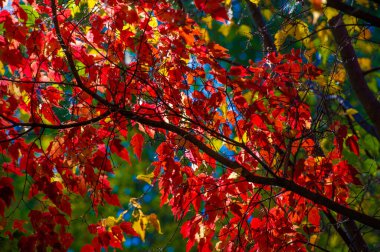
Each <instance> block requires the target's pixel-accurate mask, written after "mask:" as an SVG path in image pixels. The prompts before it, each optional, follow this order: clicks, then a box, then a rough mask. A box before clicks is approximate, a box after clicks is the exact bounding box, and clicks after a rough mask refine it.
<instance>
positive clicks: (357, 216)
mask: <svg viewBox="0 0 380 252" xmlns="http://www.w3.org/2000/svg"><path fill="white" fill-rule="evenodd" d="M119 113H120V114H122V115H124V116H125V117H126V118H128V119H131V120H134V121H136V122H139V123H141V124H144V125H147V126H150V127H154V128H160V129H165V130H168V131H171V132H173V133H176V134H178V135H180V136H182V137H183V138H184V139H186V140H188V141H189V142H191V143H192V144H194V145H195V146H197V147H198V148H199V149H200V150H202V151H203V152H205V153H206V154H207V155H209V156H210V157H212V158H213V159H215V160H216V161H218V162H219V163H221V164H222V165H225V166H227V167H230V168H232V169H242V173H241V175H242V176H243V177H244V178H245V179H246V180H247V181H249V182H252V183H256V184H261V185H271V186H278V187H282V188H284V189H286V190H289V191H292V192H294V193H296V194H298V195H300V196H302V197H305V198H307V199H309V200H311V201H313V202H314V203H316V204H319V205H322V206H325V207H327V208H328V209H331V210H333V211H335V212H337V213H339V214H342V215H344V216H346V217H349V218H351V219H353V220H356V221H359V222H361V223H363V224H365V225H367V226H370V227H373V228H375V229H378V230H380V219H376V218H374V217H371V216H369V215H366V214H363V213H360V212H358V211H356V210H353V209H350V208H348V207H345V206H343V205H341V204H339V203H336V202H334V201H333V200H331V199H328V198H326V197H324V196H322V195H321V194H318V193H314V192H312V191H310V190H308V189H306V188H305V187H303V186H300V185H297V184H296V183H294V182H293V181H290V180H287V179H284V178H280V177H276V178H267V177H261V176H257V175H253V174H252V173H250V172H248V171H247V170H246V169H245V168H244V166H243V165H241V164H239V163H238V162H236V161H233V160H230V159H228V158H226V157H224V156H222V155H221V154H219V153H218V152H216V151H214V150H212V149H211V148H209V147H208V146H207V145H206V144H204V143H202V142H201V141H199V140H198V139H197V138H196V137H195V136H194V135H192V134H191V133H190V132H188V131H186V130H184V129H181V128H179V127H177V126H175V125H172V124H169V123H166V122H164V121H154V120H151V119H148V118H145V117H143V116H140V115H137V114H136V113H134V112H132V111H128V110H124V109H123V110H120V111H119Z"/></svg>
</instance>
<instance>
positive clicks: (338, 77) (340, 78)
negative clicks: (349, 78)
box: [332, 64, 346, 83]
mask: <svg viewBox="0 0 380 252" xmlns="http://www.w3.org/2000/svg"><path fill="white" fill-rule="evenodd" d="M332 79H333V80H334V81H337V82H340V83H343V82H344V81H345V80H346V70H345V69H344V66H343V65H342V64H339V65H338V66H337V67H336V69H335V71H334V72H333V73H332Z"/></svg>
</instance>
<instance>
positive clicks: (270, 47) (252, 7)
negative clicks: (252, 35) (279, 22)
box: [245, 0, 276, 53]
mask: <svg viewBox="0 0 380 252" xmlns="http://www.w3.org/2000/svg"><path fill="white" fill-rule="evenodd" d="M245 2H246V4H247V6H248V9H249V12H250V13H251V17H252V19H253V21H254V22H255V24H256V26H257V29H258V30H259V33H260V35H261V37H262V39H263V47H264V48H263V51H264V53H269V52H275V51H276V46H275V45H274V43H273V39H272V36H271V35H270V34H269V33H268V29H267V27H266V24H265V21H264V18H263V15H261V11H260V8H259V7H258V6H257V5H256V4H254V3H252V2H251V1H249V0H245Z"/></svg>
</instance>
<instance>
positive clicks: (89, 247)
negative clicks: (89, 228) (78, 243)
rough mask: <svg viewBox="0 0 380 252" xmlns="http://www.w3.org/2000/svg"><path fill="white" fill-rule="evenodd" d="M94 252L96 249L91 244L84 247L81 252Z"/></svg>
mask: <svg viewBox="0 0 380 252" xmlns="http://www.w3.org/2000/svg"><path fill="white" fill-rule="evenodd" d="M94 251H95V249H94V247H93V246H92V245H90V244H86V245H84V246H83V247H82V248H81V250H80V252H94Z"/></svg>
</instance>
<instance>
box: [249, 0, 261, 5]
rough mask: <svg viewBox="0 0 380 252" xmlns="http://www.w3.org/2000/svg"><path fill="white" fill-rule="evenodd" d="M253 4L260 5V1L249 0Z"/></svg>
mask: <svg viewBox="0 0 380 252" xmlns="http://www.w3.org/2000/svg"><path fill="white" fill-rule="evenodd" d="M249 1H250V2H251V3H253V4H259V2H260V0H249Z"/></svg>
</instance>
